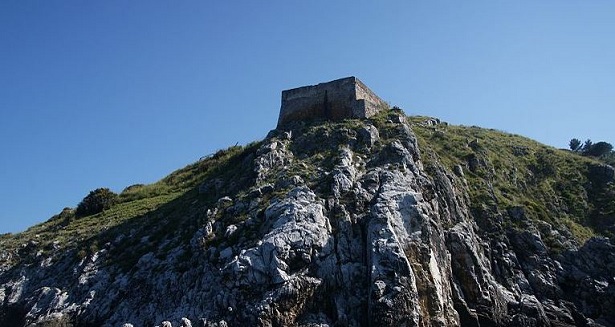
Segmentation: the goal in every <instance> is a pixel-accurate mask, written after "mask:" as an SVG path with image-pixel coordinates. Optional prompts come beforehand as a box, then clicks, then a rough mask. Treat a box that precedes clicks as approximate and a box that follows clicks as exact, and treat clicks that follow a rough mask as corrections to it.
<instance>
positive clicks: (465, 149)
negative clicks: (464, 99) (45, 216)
mask: <svg viewBox="0 0 615 327" xmlns="http://www.w3.org/2000/svg"><path fill="white" fill-rule="evenodd" d="M388 115H389V113H387V112H385V113H383V114H381V115H379V116H376V117H374V118H372V119H371V121H372V123H373V124H374V125H375V126H377V127H378V129H379V130H381V142H386V141H387V140H389V139H393V137H394V135H395V133H393V132H391V133H389V134H391V135H392V136H391V137H390V138H387V136H386V134H387V132H384V133H383V132H382V131H385V130H387V128H388V127H389V126H394V125H395V124H393V123H391V122H390V121H388V120H387V119H388ZM429 120H430V119H429V118H427V117H410V118H409V121H410V122H411V126H412V129H413V130H414V132H415V133H416V134H417V137H418V140H419V145H420V149H421V152H422V160H423V162H424V164H425V167H426V168H427V169H428V170H429V169H430V167H433V166H434V164H435V163H437V162H440V163H442V164H443V165H444V166H445V167H447V168H448V169H449V170H450V171H451V172H455V173H456V174H458V175H463V177H464V178H465V179H466V181H467V188H468V190H469V196H470V206H471V209H472V213H473V216H474V217H475V218H476V219H477V222H478V223H479V225H482V226H485V225H488V224H489V223H490V222H491V220H497V221H498V224H495V225H497V226H500V228H501V227H502V226H505V227H506V226H512V227H519V228H522V227H523V226H521V225H519V224H518V221H516V220H515V219H511V217H515V216H518V215H519V213H520V212H521V213H523V215H525V216H527V217H528V218H529V219H531V220H534V221H543V222H547V223H549V224H551V225H552V226H553V227H554V228H555V229H557V230H564V231H570V232H571V233H572V235H573V236H574V238H575V239H576V240H577V241H579V242H583V241H585V240H587V239H588V238H589V237H591V236H594V235H596V234H602V235H605V236H613V232H614V230H613V226H614V225H615V187H614V186H613V183H612V182H609V180H608V178H607V177H608V176H606V175H608V174H606V175H605V173H604V169H602V168H601V167H603V166H601V165H602V163H601V162H598V161H596V160H592V159H590V158H587V157H583V156H580V155H578V154H575V153H572V152H569V151H565V150H558V149H555V148H552V147H548V146H545V145H542V144H540V143H538V142H535V141H532V140H530V139H527V138H524V137H521V136H518V135H512V134H508V133H504V132H500V131H496V130H490V129H484V128H479V127H465V126H452V125H448V124H428V123H426V122H427V121H429ZM361 125H362V123H361V121H359V120H352V121H346V122H342V123H331V122H328V123H326V124H313V125H312V124H310V125H307V126H306V127H305V128H307V130H306V131H305V132H306V134H305V135H311V134H313V135H314V139H313V142H307V141H306V142H304V143H305V144H308V145H309V144H311V146H312V148H311V149H306V148H302V149H292V150H293V151H294V152H297V153H299V152H300V151H303V152H304V153H302V154H303V157H298V158H297V159H298V160H297V162H295V163H294V164H293V167H295V166H296V167H299V168H300V169H301V170H302V171H303V172H304V173H305V174H304V175H305V177H306V178H307V179H306V180H307V181H308V182H309V183H310V177H309V176H314V175H315V172H316V171H317V170H318V167H315V165H316V164H317V163H319V164H320V165H323V164H324V165H326V164H327V161H326V160H324V161H323V158H324V159H327V158H329V157H331V156H334V155H336V154H335V153H337V152H336V151H332V150H331V149H329V148H327V147H325V146H324V145H323V146H319V145H318V144H319V143H318V142H319V141H321V139H323V138H322V137H317V136H318V135H320V136H322V135H324V134H323V133H325V132H326V131H327V130H329V131H331V130H337V129H339V130H340V131H343V130H344V129H348V130H350V129H352V128H355V127H357V126H361ZM310 133H311V134H310ZM325 134H326V133H325ZM304 138H305V137H304ZM308 141H309V140H308ZM389 141H390V140H389ZM330 145H331V146H332V144H330ZM259 146H260V143H252V144H249V145H247V146H243V147H242V146H235V147H231V148H229V149H226V150H221V151H219V152H217V153H216V154H214V155H212V156H210V157H207V158H204V159H202V160H200V161H198V162H196V163H194V164H192V165H189V166H187V167H185V168H182V169H180V170H177V171H175V172H173V173H172V174H170V175H169V176H167V177H165V178H163V179H162V180H161V181H159V182H157V183H154V184H150V185H133V186H130V187H128V188H126V189H125V190H124V191H123V192H122V193H121V194H120V195H119V197H118V199H119V200H118V202H117V203H116V204H115V205H114V206H113V207H111V208H110V209H108V210H105V211H103V212H101V213H98V214H95V215H90V216H86V217H76V216H75V214H74V210H73V209H70V208H67V209H65V210H64V211H62V213H60V214H58V215H56V216H54V217H52V218H50V219H49V220H48V221H47V222H44V223H42V224H39V225H36V226H34V227H32V228H30V229H28V230H27V231H25V232H23V233H19V234H14V235H12V234H5V235H2V236H0V249H2V250H4V251H3V252H1V253H0V263H1V262H2V261H4V262H5V263H10V262H15V261H17V260H26V261H27V260H32V259H34V258H35V257H37V256H40V255H44V254H49V253H66V252H71V251H72V252H74V255H75V259H76V260H79V259H81V258H84V257H86V256H87V255H89V254H91V253H93V252H95V251H97V250H98V249H99V248H100V247H101V245H103V244H106V243H108V242H111V241H113V240H115V239H117V238H118V237H128V238H131V237H134V240H129V241H127V242H125V243H124V244H126V246H129V247H131V251H129V253H128V252H127V251H124V249H117V250H116V251H117V253H115V254H114V257H115V258H117V260H118V262H121V263H122V265H123V266H124V267H126V268H129V267H130V265H131V264H133V263H134V261H135V260H137V259H138V258H139V257H140V256H141V255H143V254H144V253H146V251H148V248H147V247H148V246H150V245H151V244H152V243H153V242H156V243H157V244H161V243H163V242H165V240H167V239H169V240H170V239H171V238H172V236H173V234H176V233H182V234H185V236H186V237H188V238H189V237H190V236H191V235H192V234H194V232H195V231H196V229H197V228H198V227H200V225H202V223H203V221H202V220H203V217H204V216H205V212H204V211H206V210H207V208H208V207H212V206H213V204H214V203H215V202H216V201H217V200H218V199H219V198H220V197H222V196H226V195H228V196H231V197H234V198H242V197H245V196H246V194H245V193H246V192H247V189H248V188H247V187H246V186H248V185H250V184H251V183H252V182H253V181H254V178H255V176H254V167H253V161H254V160H253V159H254V157H255V155H256V151H257V149H258V148H259ZM305 146H307V145H305ZM380 146H382V144H381V145H380ZM336 147H337V146H336V145H335V148H336ZM329 159H331V158H329ZM329 159H327V160H329ZM331 160H333V159H331ZM330 166H331V167H333V161H332V162H331V163H330ZM331 167H324V168H325V169H329V168H331ZM291 168H292V167H291ZM428 172H429V171H428ZM605 176H606V177H605ZM205 181H208V182H209V183H211V184H212V185H215V187H210V188H209V189H208V190H205V191H203V190H201V192H199V190H198V188H199V185H201V184H202V183H203V182H205ZM311 182H312V183H319V180H318V179H313V181H311ZM312 186H317V185H312ZM232 219H237V218H232ZM171 231H174V232H171ZM143 235H148V236H147V240H143ZM175 236H176V235H175ZM554 247H556V245H554Z"/></svg>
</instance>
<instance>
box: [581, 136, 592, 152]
mask: <svg viewBox="0 0 615 327" xmlns="http://www.w3.org/2000/svg"><path fill="white" fill-rule="evenodd" d="M592 145H593V143H592V140H590V139H587V140H585V144H583V148H582V149H581V150H582V151H583V154H587V152H589V150H590V149H591V148H592Z"/></svg>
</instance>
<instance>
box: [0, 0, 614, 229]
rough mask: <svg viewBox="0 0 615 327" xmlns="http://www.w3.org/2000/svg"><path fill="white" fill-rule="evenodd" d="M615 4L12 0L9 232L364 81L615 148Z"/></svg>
mask: <svg viewBox="0 0 615 327" xmlns="http://www.w3.org/2000/svg"><path fill="white" fill-rule="evenodd" d="M613 17H615V2H613V1H600V0H593V1H567V0H557V1H555V0H553V1H547V0H545V1H464V2H460V1H421V2H419V1H408V0H403V1H386V2H384V1H381V2H376V1H361V0H360V1H341V0H340V1H320V0H319V1H301V2H291V1H266V2H264V1H259V2H257V1H224V2H222V1H181V2H179V1H152V0H148V1H114V0H106V1H71V0H65V1H34V0H20V1H14V0H5V1H2V2H0V233H5V232H19V231H21V230H24V229H26V228H27V227H28V226H31V225H33V224H35V223H39V222H42V221H45V220H46V219H48V218H49V217H51V216H52V215H54V214H56V213H58V212H60V211H61V210H62V208H64V207H74V206H76V205H77V204H78V203H79V201H80V200H81V199H82V198H83V197H84V196H85V195H87V193H88V192H89V191H90V190H93V189H95V188H98V187H110V188H111V189H112V190H114V191H116V192H120V191H121V190H122V189H123V188H124V187H126V186H128V185H131V184H135V183H151V182H154V181H156V180H158V179H160V178H162V177H164V176H165V175H167V174H168V173H170V172H172V171H173V170H175V169H178V168H181V167H183V166H185V165H187V164H189V163H192V162H194V161H196V160H198V159H199V158H200V157H201V156H203V155H206V154H209V153H212V152H215V151H216V150H218V149H222V148H226V147H228V146H231V145H234V144H236V143H238V142H239V143H240V144H245V143H247V142H250V141H254V140H258V139H261V138H263V137H264V136H265V135H266V134H267V132H268V131H269V130H270V129H272V128H274V127H275V124H276V120H277V115H278V111H279V107H280V92H281V90H283V89H288V88H293V87H298V86H302V85H307V84H315V83H318V82H323V81H328V80H332V79H336V78H340V77H345V76H350V75H354V76H357V77H359V78H360V79H361V80H362V81H363V82H365V83H366V84H367V85H368V86H369V87H370V88H372V89H373V90H374V91H375V92H376V93H377V94H378V95H380V96H381V97H382V98H383V99H385V100H387V101H388V102H390V103H391V104H392V105H397V106H400V107H402V108H403V109H404V110H405V111H406V113H408V114H420V115H429V116H435V117H439V118H441V119H443V120H445V121H448V122H450V123H452V124H463V125H478V126H483V127H489V128H496V129H500V130H504V131H507V132H511V133H516V134H521V135H525V136H528V137H531V138H533V139H536V140H538V141H540V142H543V143H546V144H549V145H552V146H556V147H566V146H567V144H568V141H569V140H570V139H571V138H572V137H577V138H581V139H586V138H591V139H592V140H594V141H600V140H604V141H607V142H611V143H615V130H614V129H613V121H614V118H615V42H614V35H615V19H613Z"/></svg>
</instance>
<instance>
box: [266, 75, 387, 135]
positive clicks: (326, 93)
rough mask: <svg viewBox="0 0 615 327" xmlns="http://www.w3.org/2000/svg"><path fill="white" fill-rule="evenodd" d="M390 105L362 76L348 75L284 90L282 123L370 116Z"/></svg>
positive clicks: (281, 109)
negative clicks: (361, 78)
mask: <svg viewBox="0 0 615 327" xmlns="http://www.w3.org/2000/svg"><path fill="white" fill-rule="evenodd" d="M388 107H389V106H388V105H387V104H386V102H384V101H383V100H382V99H380V98H379V97H378V96H377V95H376V94H374V92H372V91H371V90H370V89H369V88H367V86H365V84H363V83H362V82H361V81H360V80H359V79H358V78H356V77H354V76H352V77H346V78H342V79H338V80H334V81H331V82H326V83H320V84H318V85H310V86H303V87H299V88H295V89H290V90H285V91H282V107H281V108H280V117H279V118H278V127H281V126H284V125H285V124H287V123H290V122H293V121H302V120H312V119H329V120H334V121H339V120H343V119H346V118H367V117H371V116H373V115H374V114H376V113H377V112H379V111H380V110H383V109H386V108H388Z"/></svg>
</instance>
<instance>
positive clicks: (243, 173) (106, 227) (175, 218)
mask: <svg viewBox="0 0 615 327" xmlns="http://www.w3.org/2000/svg"><path fill="white" fill-rule="evenodd" d="M258 145H259V144H258V143H251V144H249V145H247V146H234V147H230V148H228V149H225V150H220V151H218V152H217V153H215V154H213V155H211V156H209V157H207V158H204V159H202V160H200V161H198V162H196V163H194V164H191V165H189V166H187V167H185V168H182V169H179V170H177V171H175V172H173V173H171V174H170V175H169V176H167V177H165V178H163V179H162V180H160V181H158V182H156V183H153V184H149V185H141V184H139V185H133V186H129V187H127V188H126V189H125V190H124V191H123V192H122V193H121V194H120V195H119V197H118V201H117V203H116V204H114V205H113V206H112V207H111V208H110V209H108V210H105V211H103V212H100V213H97V214H94V215H89V216H85V217H77V216H76V215H75V210H74V209H72V208H65V209H64V210H63V211H62V212H61V213H60V214H58V215H55V216H53V217H51V218H50V219H49V220H48V221H46V222H44V223H41V224H38V225H36V226H33V227H31V228H29V229H28V230H26V231H24V232H22V233H18V234H4V235H2V236H0V249H2V250H5V251H3V253H0V255H2V256H0V263H1V262H2V261H5V262H11V261H12V262H14V261H15V260H26V261H27V260H30V259H33V258H35V257H38V256H40V255H46V254H52V253H65V252H67V251H73V252H74V253H75V258H76V259H77V260H79V259H82V258H84V257H86V256H87V255H89V254H91V253H93V252H95V251H97V250H98V249H99V247H100V245H102V244H105V243H107V242H110V241H112V240H114V239H115V238H116V237H125V236H126V235H129V236H133V235H150V238H151V239H152V241H153V240H155V241H156V242H161V241H163V239H164V238H165V237H166V236H167V234H172V233H168V232H169V231H171V230H176V229H181V228H184V229H185V233H188V234H189V233H193V232H194V230H196V228H197V223H198V219H194V218H198V215H199V214H200V209H202V208H203V207H206V206H208V205H211V204H212V203H214V202H215V201H216V200H217V199H218V197H217V196H219V194H215V193H209V194H208V193H207V192H205V193H203V192H201V193H199V190H198V186H199V185H200V183H202V182H203V181H205V180H207V179H212V178H219V179H221V180H226V181H228V180H231V179H232V180H234V181H235V182H234V183H232V184H225V185H221V186H220V187H221V189H220V190H219V192H220V193H224V194H229V195H230V194H234V193H237V192H238V191H239V190H241V186H242V185H241V183H245V182H246V181H247V180H249V179H250V178H251V174H252V166H251V160H252V158H253V157H252V156H253V153H254V152H255V151H256V149H257V148H258ZM137 231H138V232H137ZM169 236H170V235H169ZM134 244H135V245H138V244H141V239H136V240H135V242H134ZM146 244H147V243H146ZM141 245H142V244H141ZM124 250H125V249H118V253H117V258H118V261H124V262H123V264H125V265H128V264H130V262H129V261H127V260H125V259H127V256H130V257H134V258H138V257H139V253H140V251H139V249H138V248H131V251H130V253H124V252H125V251H124ZM143 250H145V249H143Z"/></svg>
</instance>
